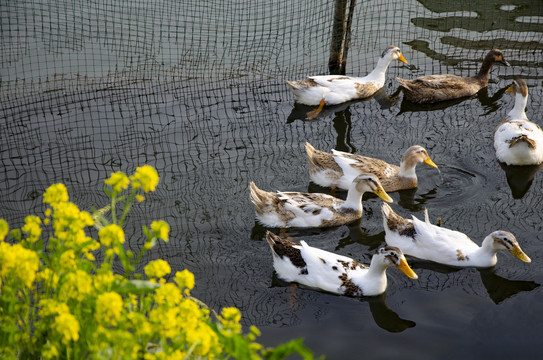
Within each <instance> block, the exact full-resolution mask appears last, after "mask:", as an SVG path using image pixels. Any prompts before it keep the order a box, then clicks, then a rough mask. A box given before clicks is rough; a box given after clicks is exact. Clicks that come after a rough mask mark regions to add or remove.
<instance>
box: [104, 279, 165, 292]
mask: <svg viewBox="0 0 543 360" xmlns="http://www.w3.org/2000/svg"><path fill="white" fill-rule="evenodd" d="M159 287H160V284H157V283H153V282H150V281H147V280H128V281H125V282H123V283H122V284H121V285H120V286H118V287H116V288H114V289H113V290H114V291H116V292H118V293H119V294H136V295H140V294H146V293H150V292H153V291H154V290H155V289H156V288H159Z"/></svg>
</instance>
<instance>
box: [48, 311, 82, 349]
mask: <svg viewBox="0 0 543 360" xmlns="http://www.w3.org/2000/svg"><path fill="white" fill-rule="evenodd" d="M53 329H54V330H55V331H56V332H57V333H58V334H59V335H60V336H61V337H62V343H63V344H68V343H69V342H70V341H71V340H73V341H77V340H79V322H78V321H77V319H76V318H75V316H73V315H72V314H70V313H69V312H65V313H61V314H59V315H57V317H55V321H54V324H53Z"/></svg>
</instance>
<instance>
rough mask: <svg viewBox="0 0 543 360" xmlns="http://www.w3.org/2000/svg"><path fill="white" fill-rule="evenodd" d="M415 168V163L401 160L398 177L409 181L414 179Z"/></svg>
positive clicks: (415, 174) (415, 175)
mask: <svg viewBox="0 0 543 360" xmlns="http://www.w3.org/2000/svg"><path fill="white" fill-rule="evenodd" d="M416 166H417V163H415V162H413V161H409V160H408V159H405V158H402V161H401V162H400V172H399V173H398V176H400V177H405V178H410V179H416V178H417V173H416V172H415V167H416Z"/></svg>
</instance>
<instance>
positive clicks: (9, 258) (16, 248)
mask: <svg viewBox="0 0 543 360" xmlns="http://www.w3.org/2000/svg"><path fill="white" fill-rule="evenodd" d="M39 265H40V258H39V256H38V254H36V252H35V251H32V250H29V249H25V248H24V247H23V246H22V245H20V244H14V245H10V244H8V243H5V242H0V278H3V279H8V280H9V281H10V282H14V283H17V282H22V283H23V284H24V285H25V286H26V287H28V288H31V287H32V284H33V282H34V279H35V278H36V272H37V271H38V268H39Z"/></svg>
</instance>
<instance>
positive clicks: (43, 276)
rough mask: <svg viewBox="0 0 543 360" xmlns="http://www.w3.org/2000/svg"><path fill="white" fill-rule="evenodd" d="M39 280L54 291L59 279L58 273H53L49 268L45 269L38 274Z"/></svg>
mask: <svg viewBox="0 0 543 360" xmlns="http://www.w3.org/2000/svg"><path fill="white" fill-rule="evenodd" d="M37 279H38V281H40V282H42V283H44V284H45V286H48V287H50V288H53V289H54V288H56V287H57V284H58V279H59V277H58V274H57V273H56V272H54V271H52V270H51V269H49V268H44V269H43V270H42V271H40V272H39V273H38V274H37Z"/></svg>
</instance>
